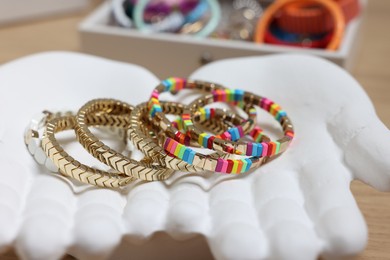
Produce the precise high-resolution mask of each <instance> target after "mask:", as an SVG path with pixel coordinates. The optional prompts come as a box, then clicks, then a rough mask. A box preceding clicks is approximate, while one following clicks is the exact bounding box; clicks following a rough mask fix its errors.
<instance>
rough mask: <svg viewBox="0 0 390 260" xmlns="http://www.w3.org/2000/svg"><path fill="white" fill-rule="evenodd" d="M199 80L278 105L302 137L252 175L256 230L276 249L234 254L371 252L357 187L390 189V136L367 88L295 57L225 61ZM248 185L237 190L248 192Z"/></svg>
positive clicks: (286, 255)
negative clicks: (355, 191) (352, 187)
mask: <svg viewBox="0 0 390 260" xmlns="http://www.w3.org/2000/svg"><path fill="white" fill-rule="evenodd" d="M240 68H242V69H240ZM210 72H213V73H210ZM193 77H194V78H201V79H204V80H209V81H217V82H220V83H222V84H228V85H230V86H233V87H237V88H244V89H247V90H250V91H253V92H255V93H259V94H260V95H264V96H266V97H269V98H271V99H273V100H276V102H278V103H279V104H281V105H282V106H283V108H284V109H285V110H286V111H287V113H288V114H289V116H290V118H291V120H292V122H293V123H294V126H295V131H296V139H295V141H294V143H293V144H292V146H291V147H290V149H289V150H288V151H287V152H286V153H285V154H284V155H283V156H281V157H280V158H278V159H277V160H275V161H273V162H271V163H270V164H269V165H266V166H264V167H262V168H260V169H259V170H257V171H256V173H255V174H253V175H252V176H251V179H253V180H252V182H251V185H250V190H251V194H250V195H248V196H250V197H251V198H252V202H251V203H252V206H253V208H254V209H255V211H254V212H253V214H255V216H257V220H258V225H259V228H258V230H253V231H252V232H253V233H255V232H259V233H260V232H262V233H263V234H264V235H263V236H259V235H258V236H256V237H258V240H257V242H258V244H268V245H269V247H268V248H269V251H268V252H267V250H264V251H261V248H262V247H261V246H257V248H258V250H257V251H256V250H253V249H252V250H250V249H249V248H246V247H247V245H246V244H245V242H243V243H242V244H241V243H240V242H239V243H238V244H239V245H241V246H242V248H241V249H237V247H239V246H238V245H237V243H236V246H235V247H234V249H230V250H231V251H233V252H236V253H237V257H238V256H239V254H240V253H241V252H247V253H248V254H249V255H248V258H249V257H251V256H256V257H259V256H271V257H272V258H274V257H275V258H284V259H306V258H307V259H311V258H315V256H316V255H318V254H319V253H322V254H325V255H328V256H343V255H349V254H355V253H357V252H359V251H361V250H363V248H364V246H365V244H366V239H367V228H366V225H365V223H364V220H363V218H362V216H361V213H360V212H359V209H358V207H357V205H356V202H355V200H354V198H353V197H352V194H351V192H350V189H349V185H350V182H351V180H352V179H354V178H357V179H360V180H362V181H364V182H366V183H369V184H371V185H372V186H374V187H375V188H377V189H379V190H389V188H390V161H389V160H388V158H389V156H390V149H389V147H390V146H389V144H390V139H389V138H388V136H389V131H388V129H387V128H386V127H385V126H384V125H383V123H382V122H380V120H379V119H378V117H377V116H376V114H375V111H374V109H373V106H372V104H371V102H370V100H369V99H368V97H367V95H366V94H365V93H364V91H363V90H362V88H361V87H360V86H359V84H358V83H357V82H356V81H355V80H354V79H353V78H351V76H349V75H348V74H347V73H346V72H344V71H343V70H341V69H340V68H339V67H337V66H335V65H333V64H330V63H328V62H326V61H323V60H319V59H316V58H312V57H301V56H294V55H290V56H274V57H268V58H248V59H235V60H229V61H223V62H220V63H215V64H211V65H210V66H206V67H205V68H202V69H201V70H200V71H198V72H197V73H195V74H194V75H193ZM237 182H240V181H237ZM241 182H243V181H241ZM221 185H229V183H227V182H226V183H224V184H221ZM236 185H237V186H240V185H239V184H236ZM245 185H246V184H243V186H244V187H243V188H241V189H240V187H237V190H236V192H233V191H231V190H229V193H235V194H239V193H242V192H243V190H245V189H246V188H247V187H246V186H245ZM244 200H246V201H248V200H249V199H248V198H245V199H244ZM246 222H248V221H246ZM231 235H232V238H231V239H232V240H229V239H227V238H226V237H225V239H224V240H222V241H225V243H227V244H230V243H231V242H232V241H235V238H234V236H235V235H236V234H233V233H232V234H231ZM250 235H251V234H250V232H248V234H247V236H250ZM243 236H244V235H243ZM254 236H255V235H254ZM240 241H245V240H244V239H242V240H240ZM218 246H221V245H220V244H219V243H218ZM253 248H256V247H255V246H253ZM236 249H237V251H236ZM251 253H253V255H251ZM230 254H232V252H230ZM222 256H223V257H225V256H226V255H224V254H222ZM244 258H245V257H244Z"/></svg>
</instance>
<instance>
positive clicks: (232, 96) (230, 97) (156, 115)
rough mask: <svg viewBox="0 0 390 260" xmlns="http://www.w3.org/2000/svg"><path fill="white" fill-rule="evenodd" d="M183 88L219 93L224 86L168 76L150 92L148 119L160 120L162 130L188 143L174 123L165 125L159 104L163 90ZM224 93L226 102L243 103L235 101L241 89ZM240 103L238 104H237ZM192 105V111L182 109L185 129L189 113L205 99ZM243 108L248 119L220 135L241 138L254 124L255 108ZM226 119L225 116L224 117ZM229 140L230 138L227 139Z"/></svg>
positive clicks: (203, 103)
mask: <svg viewBox="0 0 390 260" xmlns="http://www.w3.org/2000/svg"><path fill="white" fill-rule="evenodd" d="M183 89H191V90H199V91H202V92H206V93H212V92H213V91H216V92H219V91H221V93H222V92H223V90H224V89H226V88H225V87H223V86H222V85H218V84H214V83H210V82H204V81H191V80H186V79H184V78H168V79H166V80H163V81H162V82H161V83H160V84H159V85H158V86H157V87H156V88H155V89H154V90H153V92H152V95H151V97H150V100H149V104H148V108H149V115H150V120H151V121H152V120H157V122H162V125H161V127H162V130H163V131H166V132H169V134H170V136H171V137H172V138H174V139H175V140H176V141H178V142H180V143H181V144H185V145H189V144H190V136H189V135H187V134H185V133H182V132H180V131H179V130H178V129H177V128H176V127H175V125H171V127H169V128H168V127H166V125H167V121H168V119H167V118H166V117H165V115H164V113H161V112H162V109H161V105H160V99H159V98H160V94H161V93H164V92H168V91H169V92H173V93H177V92H178V91H181V90H183ZM223 93H224V97H223V98H224V101H225V102H228V103H230V104H233V105H241V106H242V105H243V104H244V103H243V102H241V103H240V102H239V101H235V100H236V99H237V100H238V99H239V98H240V96H242V91H240V90H237V93H236V92H231V91H230V90H227V92H226V93H225V92H223ZM239 103H240V104H239ZM192 105H193V106H195V105H196V106H197V107H196V109H193V110H192V111H188V110H187V111H184V113H183V114H182V120H183V128H184V130H186V128H187V127H188V126H190V125H192V124H193V123H192V120H191V114H192V112H195V111H197V110H198V109H200V108H202V107H203V106H204V105H206V103H205V101H204V100H203V99H197V100H195V101H194V102H193V103H192ZM245 107H246V108H245V110H246V111H247V113H248V120H246V121H243V120H242V121H241V124H240V125H239V126H237V127H235V128H232V129H229V130H228V131H226V132H225V133H223V134H222V136H225V138H226V139H229V138H236V137H237V138H241V137H242V136H243V135H244V133H246V132H249V131H250V130H251V129H252V128H253V126H254V121H253V120H254V119H255V118H256V116H257V113H256V109H254V108H253V107H251V106H245ZM225 119H226V118H225ZM229 131H230V132H238V133H239V134H240V135H241V136H240V137H238V136H236V135H233V136H232V135H230V134H229ZM229 140H230V139H229Z"/></svg>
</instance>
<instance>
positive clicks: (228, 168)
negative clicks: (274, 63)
mask: <svg viewBox="0 0 390 260" xmlns="http://www.w3.org/2000/svg"><path fill="white" fill-rule="evenodd" d="M184 88H189V89H201V90H204V89H207V90H209V91H210V92H212V94H211V95H208V96H207V97H206V98H205V99H198V100H197V101H195V102H194V103H193V104H192V108H195V107H196V108H199V106H204V105H206V104H210V103H212V102H215V101H224V102H228V103H231V104H236V105H238V104H244V102H245V103H247V104H251V105H253V104H255V105H259V104H260V103H262V104H263V106H261V105H260V107H262V108H264V107H267V108H268V109H269V110H270V111H271V110H272V112H271V113H272V114H273V115H274V116H275V117H276V118H277V119H278V121H279V122H280V123H281V124H282V127H283V130H284V131H285V136H284V137H283V138H281V139H279V140H278V141H276V142H268V143H267V142H263V143H260V144H258V143H252V142H250V143H248V144H247V143H242V144H240V145H242V146H243V149H240V148H241V147H240V148H239V147H238V146H237V143H233V144H232V145H231V144H229V143H228V141H229V140H223V139H214V140H213V139H210V138H207V137H208V136H209V135H207V134H206V133H202V135H199V136H198V142H199V144H201V145H202V146H204V147H207V148H212V149H214V150H219V151H224V152H226V151H229V153H237V154H244V155H246V154H248V155H249V153H250V155H249V156H251V157H249V158H243V159H223V158H215V157H211V156H208V155H203V154H200V153H196V152H195V151H194V150H192V149H191V148H189V147H186V146H185V145H186V142H185V141H184V144H185V145H183V139H181V138H177V137H176V136H175V137H176V138H171V137H169V136H168V137H165V140H164V149H165V150H166V151H167V152H169V153H170V154H172V155H174V156H176V157H177V158H179V159H182V160H183V161H184V162H186V163H188V164H191V165H195V166H197V167H200V168H203V169H205V170H209V171H216V172H222V173H243V172H247V171H248V170H249V169H251V168H255V167H258V166H260V165H261V164H262V163H263V162H264V161H266V160H265V159H266V158H269V157H271V156H274V155H277V154H279V153H281V152H283V151H285V150H286V149H287V146H288V144H289V143H290V142H291V139H292V136H293V129H292V125H291V124H290V122H289V119H288V118H287V115H286V114H285V112H283V111H282V110H281V109H280V107H279V106H278V105H276V104H274V103H273V102H272V101H270V100H268V99H266V98H261V97H259V96H255V95H253V94H251V93H249V92H244V91H241V90H237V91H232V90H226V89H224V88H223V87H222V86H219V85H215V84H213V83H205V82H196V81H186V80H184V79H180V78H169V79H168V80H165V81H163V82H162V83H161V84H160V85H159V86H158V87H157V88H156V89H155V90H154V92H153V94H152V98H151V100H150V102H149V105H148V108H149V113H150V114H149V115H150V117H151V118H155V117H156V116H157V118H159V117H160V118H164V117H165V115H164V114H163V113H161V107H160V103H159V94H160V93H162V92H164V91H171V92H173V91H174V92H177V91H179V90H181V89H184ZM257 99H259V101H258V102H255V101H256V100H257ZM241 106H242V105H241ZM190 114H191V113H190V112H188V113H184V114H183V116H182V118H183V124H184V127H185V128H191V127H192V126H193V124H192V121H191V120H190ZM205 114H206V115H205V116H206V117H207V114H208V113H207V112H205ZM162 129H163V130H164V131H166V132H177V131H175V129H172V126H171V125H166V124H165V125H164V124H163V125H162ZM251 133H252V135H253V136H256V138H259V136H261V130H260V129H259V128H255V129H254V130H253V131H252V132H251ZM241 136H243V132H242V131H240V129H239V128H237V129H236V130H234V132H232V134H230V133H229V134H228V135H226V136H225V138H226V139H231V138H235V139H238V138H239V137H241ZM191 137H192V136H191ZM260 138H261V137H260ZM240 150H245V151H244V152H245V153H243V152H242V151H240Z"/></svg>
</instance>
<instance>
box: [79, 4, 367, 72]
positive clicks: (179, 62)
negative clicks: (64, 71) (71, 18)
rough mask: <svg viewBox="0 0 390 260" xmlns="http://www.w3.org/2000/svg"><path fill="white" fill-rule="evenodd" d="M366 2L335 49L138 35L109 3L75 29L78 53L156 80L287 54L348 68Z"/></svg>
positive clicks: (180, 36) (167, 35) (351, 65)
mask: <svg viewBox="0 0 390 260" xmlns="http://www.w3.org/2000/svg"><path fill="white" fill-rule="evenodd" d="M366 4H367V1H366V0H362V1H361V6H362V12H361V15H360V16H359V17H357V18H356V19H354V20H353V21H351V22H350V23H349V24H348V26H347V29H346V32H345V35H344V39H343V41H342V44H341V46H340V48H339V49H338V50H337V51H335V52H330V51H326V50H323V49H303V48H297V47H285V46H278V45H267V44H264V45H259V44H256V43H253V42H245V41H237V40H222V39H210V38H204V39H197V38H193V37H190V36H186V35H178V34H169V33H154V34H146V33H140V32H138V31H137V30H135V29H128V28H122V27H118V26H116V25H114V24H113V23H112V17H111V9H110V4H109V2H106V3H104V4H102V5H101V6H100V7H99V8H97V10H96V11H95V12H93V13H92V14H91V15H90V16H89V17H87V18H86V19H85V20H84V21H83V22H82V23H81V25H80V28H79V30H80V34H81V46H82V51H84V52H86V53H90V54H94V55H99V56H103V57H106V58H110V59H116V60H120V61H125V62H130V63H134V64H138V65H141V66H143V67H145V68H147V69H149V70H151V71H152V72H153V73H155V74H156V75H157V76H158V77H160V78H166V77H169V76H171V75H178V76H181V77H186V76H188V75H189V74H190V73H191V72H192V71H194V70H195V69H197V68H198V67H200V66H202V65H204V64H206V63H207V62H210V61H214V60H219V59H224V58H232V57H243V56H255V55H265V54H274V53H285V52H299V53H310V54H314V55H317V56H321V57H323V58H326V59H328V60H330V61H332V62H334V63H336V64H338V65H340V66H342V67H344V68H346V69H348V70H351V69H352V67H353V63H354V62H353V61H354V57H355V56H356V54H355V53H356V50H357V49H358V44H359V42H360V41H359V40H358V37H359V30H360V27H361V23H362V20H363V19H364V18H363V16H364V15H363V13H364V9H365V6H366Z"/></svg>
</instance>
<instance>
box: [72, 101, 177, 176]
mask: <svg viewBox="0 0 390 260" xmlns="http://www.w3.org/2000/svg"><path fill="white" fill-rule="evenodd" d="M132 110H133V106H130V105H128V104H126V103H124V102H121V101H118V100H114V99H95V100H92V101H90V102H88V103H86V104H85V105H84V106H82V107H81V108H80V110H79V111H78V112H77V114H76V123H75V124H76V125H75V132H76V136H77V139H78V141H79V142H80V144H81V145H82V146H83V147H84V148H85V149H86V150H87V151H88V152H89V153H90V154H91V155H92V156H94V157H95V158H97V159H98V160H99V161H101V162H103V163H104V164H106V165H108V166H110V167H111V168H113V169H115V170H116V171H118V172H121V173H124V174H126V175H128V176H131V177H134V178H137V179H142V180H147V181H156V180H164V179H166V178H168V177H169V176H170V175H171V174H172V173H173V171H172V170H170V169H167V168H165V167H163V166H161V165H148V164H145V163H143V162H138V161H136V160H134V159H131V158H128V157H126V156H124V155H123V154H121V153H119V152H117V151H115V150H114V149H111V148H110V147H108V146H107V145H105V144H104V143H103V142H101V141H100V140H99V139H98V138H96V137H95V136H94V135H93V134H92V132H91V131H90V130H89V129H88V125H87V117H88V115H89V114H96V113H98V114H100V115H101V119H102V120H101V121H100V123H101V124H103V125H107V124H108V125H114V126H117V127H122V128H125V127H128V125H129V124H130V121H129V120H130V118H129V115H130V113H131V112H132ZM110 114H111V115H122V116H121V117H118V118H117V120H114V121H110V120H109V119H105V118H104V116H106V115H110ZM126 115H127V116H126Z"/></svg>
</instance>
